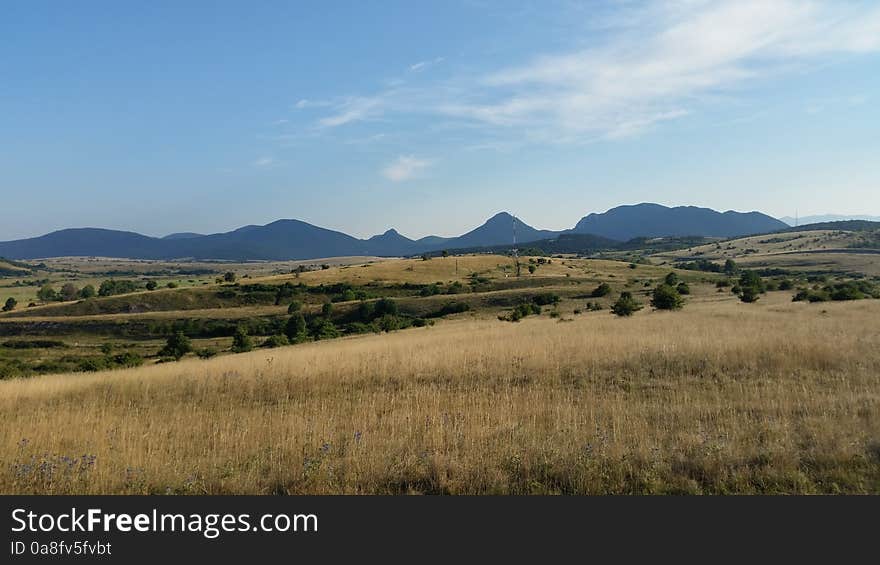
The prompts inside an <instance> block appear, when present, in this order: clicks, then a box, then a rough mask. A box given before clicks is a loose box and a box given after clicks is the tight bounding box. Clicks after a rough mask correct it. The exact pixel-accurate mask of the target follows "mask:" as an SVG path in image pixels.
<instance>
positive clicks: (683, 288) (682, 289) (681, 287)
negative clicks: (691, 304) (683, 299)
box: [675, 281, 691, 294]
mask: <svg viewBox="0 0 880 565" xmlns="http://www.w3.org/2000/svg"><path fill="white" fill-rule="evenodd" d="M675 290H677V291H678V293H679V294H690V293H691V287H690V285H688V283H686V282H684V281H682V282H680V283H678V286H677V287H675Z"/></svg>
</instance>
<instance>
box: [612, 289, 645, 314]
mask: <svg viewBox="0 0 880 565" xmlns="http://www.w3.org/2000/svg"><path fill="white" fill-rule="evenodd" d="M641 309H642V305H641V303H639V302H638V301H637V300H636V299H635V298H633V295H632V293H630V292H626V291H624V292H621V293H620V298H618V299H617V302H615V303H614V305H613V306H612V307H611V311H612V312H613V313H614V314H617V315H618V316H621V317H625V316H632V315H633V314H634V313H635V312H638V311H639V310H641Z"/></svg>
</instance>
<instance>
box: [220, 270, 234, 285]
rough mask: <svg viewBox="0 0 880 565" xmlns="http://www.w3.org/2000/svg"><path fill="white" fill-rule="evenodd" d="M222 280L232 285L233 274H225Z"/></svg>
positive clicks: (228, 272) (229, 272) (230, 272)
mask: <svg viewBox="0 0 880 565" xmlns="http://www.w3.org/2000/svg"><path fill="white" fill-rule="evenodd" d="M223 280H224V281H226V282H228V283H234V282H235V273H233V272H232V271H227V272H226V274H224V275H223Z"/></svg>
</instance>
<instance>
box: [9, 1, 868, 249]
mask: <svg viewBox="0 0 880 565" xmlns="http://www.w3.org/2000/svg"><path fill="white" fill-rule="evenodd" d="M878 107H880V3H878V2H875V1H865V2H859V1H851V2H847V1H844V0H836V1H832V2H819V1H794V0H791V1H786V0H778V1H777V0H731V1H724V0H721V1H711V2H710V1H704V0H672V1H669V0H667V1H663V2H651V1H648V2H635V1H625V0H617V1H613V0H607V1H604V2H575V1H571V0H565V1H562V0H558V1H557V0H535V1H513V0H504V1H499V2H493V1H481V0H443V1H436V2H429V1H427V0H426V1H419V2H412V1H394V0H383V1H378V2H355V1H351V2H331V1H321V2H293V1H286V2H268V1H259V0H254V1H248V2H244V1H237V2H224V1H211V2H199V1H195V0H188V1H186V2H180V1H161V0H153V1H150V2H116V1H112V2H110V1H108V2H99V1H94V0H83V1H81V2H58V1H41V0H12V1H9V2H4V4H3V14H2V17H0V240H9V239H17V238H22V237H32V236H37V235H41V234H43V233H46V232H49V231H52V230H55V229H61V228H66V227H106V228H113V229H125V230H131V231H137V232H140V233H144V234H147V235H154V236H161V235H165V234H168V233H172V232H180V231H194V232H200V233H214V232H220V231H228V230H231V229H234V228H237V227H239V226H242V225H247V224H265V223H268V222H271V221H273V220H276V219H280V218H296V219H300V220H303V221H307V222H310V223H313V224H316V225H320V226H322V227H327V228H331V229H337V230H340V231H344V232H346V233H349V234H352V235H355V236H359V237H368V236H371V235H374V234H377V233H382V232H384V231H385V230H386V229H388V228H391V227H394V228H396V229H397V230H398V231H400V232H401V233H402V234H404V235H406V236H409V237H413V238H417V237H421V236H425V235H428V234H436V235H443V236H449V235H458V234H460V233H463V232H465V231H467V230H469V229H471V228H473V227H476V226H477V225H479V224H481V223H482V222H483V221H484V220H485V219H487V218H488V217H490V216H491V215H493V214H494V213H496V212H498V211H501V210H507V211H510V212H512V213H515V214H516V215H517V216H519V217H520V218H522V220H523V221H525V222H526V223H529V224H530V225H533V226H535V227H538V228H544V229H564V228H569V227H572V226H573V225H574V224H575V223H576V222H577V221H578V219H580V218H581V217H582V216H584V215H586V214H588V213H590V212H602V211H605V210H607V209H609V208H612V207H614V206H617V205H620V204H633V203H638V202H658V203H661V204H666V205H697V206H706V207H711V208H715V209H718V210H722V211H723V210H728V209H733V210H740V211H750V210H759V211H763V212H765V213H768V214H771V215H774V216H777V217H779V216H794V215H795V213H798V214H799V215H801V216H806V215H810V214H824V213H839V214H874V215H880V110H878Z"/></svg>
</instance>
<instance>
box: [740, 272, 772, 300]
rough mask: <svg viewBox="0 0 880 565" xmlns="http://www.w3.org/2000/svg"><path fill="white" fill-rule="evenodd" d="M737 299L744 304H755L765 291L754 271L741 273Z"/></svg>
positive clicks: (762, 282)
mask: <svg viewBox="0 0 880 565" xmlns="http://www.w3.org/2000/svg"><path fill="white" fill-rule="evenodd" d="M738 286H739V287H740V294H739V299H740V300H742V301H743V302H746V303H752V302H757V301H758V299H759V298H760V297H761V293H762V292H764V291H765V290H766V288H765V286H764V280H763V279H761V277H760V275H758V273H756V272H755V271H743V272H742V275H740V278H739V285H738Z"/></svg>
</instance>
